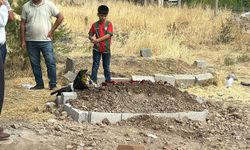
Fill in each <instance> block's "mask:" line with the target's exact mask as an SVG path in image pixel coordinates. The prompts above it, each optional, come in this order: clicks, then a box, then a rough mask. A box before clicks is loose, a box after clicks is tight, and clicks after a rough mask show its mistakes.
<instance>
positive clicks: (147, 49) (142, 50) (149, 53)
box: [140, 48, 152, 57]
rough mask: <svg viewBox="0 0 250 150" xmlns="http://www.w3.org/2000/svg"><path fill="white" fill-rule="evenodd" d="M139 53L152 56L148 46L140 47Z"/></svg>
mask: <svg viewBox="0 0 250 150" xmlns="http://www.w3.org/2000/svg"><path fill="white" fill-rule="evenodd" d="M140 55H141V57H151V56H152V53H151V49H149V48H144V49H141V50H140Z"/></svg>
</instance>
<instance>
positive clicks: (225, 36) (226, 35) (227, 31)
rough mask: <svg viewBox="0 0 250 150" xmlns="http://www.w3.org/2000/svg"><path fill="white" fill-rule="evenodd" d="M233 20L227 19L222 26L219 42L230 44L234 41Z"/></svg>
mask: <svg viewBox="0 0 250 150" xmlns="http://www.w3.org/2000/svg"><path fill="white" fill-rule="evenodd" d="M232 26H233V23H232V20H231V19H227V21H226V23H222V25H221V31H220V34H219V38H218V41H219V42H221V43H229V42H231V41H233V40H234V37H233V35H232Z"/></svg>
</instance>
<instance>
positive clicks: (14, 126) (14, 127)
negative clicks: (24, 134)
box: [10, 124, 19, 129]
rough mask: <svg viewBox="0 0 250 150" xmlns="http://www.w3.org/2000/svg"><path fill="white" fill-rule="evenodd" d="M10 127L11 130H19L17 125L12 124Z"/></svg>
mask: <svg viewBox="0 0 250 150" xmlns="http://www.w3.org/2000/svg"><path fill="white" fill-rule="evenodd" d="M10 127H11V128H13V129H17V128H19V125H18V124H12V125H10Z"/></svg>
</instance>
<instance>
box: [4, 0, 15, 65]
mask: <svg viewBox="0 0 250 150" xmlns="http://www.w3.org/2000/svg"><path fill="white" fill-rule="evenodd" d="M3 3H4V5H5V6H6V7H7V9H8V22H11V21H13V20H14V19H15V16H14V12H13V9H12V8H11V6H10V3H9V1H8V0H3ZM1 55H2V61H3V63H5V60H6V55H7V45H6V42H5V43H4V44H3V45H2V52H1Z"/></svg>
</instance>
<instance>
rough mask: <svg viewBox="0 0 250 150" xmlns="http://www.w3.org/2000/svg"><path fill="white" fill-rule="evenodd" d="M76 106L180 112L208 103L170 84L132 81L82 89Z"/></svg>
mask: <svg viewBox="0 0 250 150" xmlns="http://www.w3.org/2000/svg"><path fill="white" fill-rule="evenodd" d="M70 103H71V105H73V107H75V108H78V109H81V110H84V111H98V112H134V113H151V112H180V111H202V110H204V109H205V108H206V104H199V103H198V102H197V101H196V96H194V95H190V94H188V93H187V92H182V91H180V90H178V89H177V88H175V87H173V86H172V85H170V84H163V83H151V82H133V83H131V82H129V83H125V84H122V83H121V84H115V85H110V86H102V87H100V88H95V89H90V90H85V91H81V92H78V100H72V101H71V102H70Z"/></svg>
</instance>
